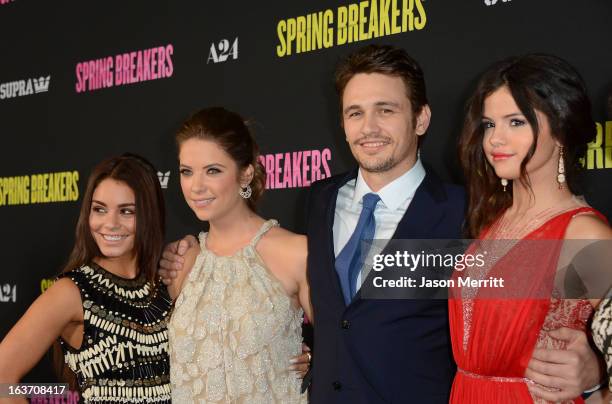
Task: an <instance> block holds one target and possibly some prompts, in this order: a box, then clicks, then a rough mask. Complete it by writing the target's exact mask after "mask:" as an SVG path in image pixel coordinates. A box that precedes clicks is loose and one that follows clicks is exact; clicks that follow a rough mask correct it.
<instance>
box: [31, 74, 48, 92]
mask: <svg viewBox="0 0 612 404" xmlns="http://www.w3.org/2000/svg"><path fill="white" fill-rule="evenodd" d="M32 81H34V91H35V92H36V94H38V93H46V92H47V91H49V83H50V82H51V76H47V77H42V76H41V77H39V78H37V79H32Z"/></svg>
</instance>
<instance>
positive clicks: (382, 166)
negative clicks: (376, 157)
mask: <svg viewBox="0 0 612 404" xmlns="http://www.w3.org/2000/svg"><path fill="white" fill-rule="evenodd" d="M357 163H358V164H359V167H361V168H362V169H363V170H364V171H367V172H369V173H384V172H387V171H389V170H391V169H392V168H394V167H395V166H396V165H397V161H396V160H395V159H394V158H393V156H390V157H388V158H386V159H384V160H382V161H376V162H374V163H372V164H366V163H365V162H363V161H361V160H359V159H357Z"/></svg>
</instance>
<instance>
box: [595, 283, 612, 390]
mask: <svg viewBox="0 0 612 404" xmlns="http://www.w3.org/2000/svg"><path fill="white" fill-rule="evenodd" d="M591 329H592V330H593V341H594V342H595V345H597V348H599V350H600V351H601V352H602V353H603V355H604V358H605V359H606V365H607V368H608V388H609V389H610V390H612V296H611V295H610V294H608V297H606V298H605V299H603V300H602V301H601V302H600V303H599V306H598V307H597V310H596V311H595V315H594V316H593V323H592V324H591Z"/></svg>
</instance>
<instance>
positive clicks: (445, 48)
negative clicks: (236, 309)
mask: <svg viewBox="0 0 612 404" xmlns="http://www.w3.org/2000/svg"><path fill="white" fill-rule="evenodd" d="M610 21H612V3H611V2H610V1H607V0H592V1H588V2H575V1H572V0H538V1H533V0H463V1H455V0H366V1H322V0H310V1H305V0H301V1H287V2H285V1H277V2H274V3H273V2H246V1H237V2H210V1H180V2H179V1H145V0H138V1H136V0H134V1H105V2H82V1H61V2H60V1H33V0H0V38H1V39H0V61H1V62H0V150H1V151H0V229H1V233H0V260H1V262H2V269H1V270H0V338H2V337H3V336H4V335H5V334H6V333H7V332H8V330H9V328H10V327H11V326H12V325H13V324H14V323H15V322H16V321H17V319H18V318H19V317H20V316H21V315H22V314H23V313H24V311H25V310H26V308H27V307H28V305H29V304H30V303H31V302H32V301H33V300H34V299H35V298H36V297H37V296H38V295H40V293H41V292H42V291H43V290H45V288H47V287H48V286H49V285H50V283H51V279H52V278H53V277H54V275H55V274H56V273H57V271H58V270H59V269H60V268H61V266H62V264H63V263H64V261H65V259H66V258H67V255H68V253H69V251H70V248H71V245H72V243H73V232H74V227H75V224H76V217H77V211H78V206H79V204H80V200H81V194H82V192H83V189H84V185H85V183H86V179H87V176H88V175H89V172H90V170H91V168H92V167H93V165H94V164H96V163H97V162H99V161H100V160H102V159H103V158H105V157H107V156H111V155H116V154H119V153H123V152H125V151H132V152H135V153H139V154H142V155H144V156H145V157H147V158H148V159H150V160H151V161H152V162H153V163H154V164H155V165H156V167H157V168H158V170H159V179H160V182H161V184H162V186H163V187H164V188H165V196H166V203H167V207H168V216H167V222H168V229H169V232H168V238H169V239H175V238H177V237H179V236H181V235H184V234H186V233H196V232H198V231H199V230H201V229H202V228H203V224H202V223H198V221H197V219H196V218H195V216H194V215H193V214H192V213H191V211H190V210H189V209H188V208H187V206H186V204H185V203H184V201H183V200H182V197H181V195H180V189H179V181H178V180H179V179H178V171H177V160H176V150H175V147H174V142H173V134H174V131H175V130H176V129H177V128H178V126H179V124H180V123H181V121H182V120H183V119H185V118H186V117H187V116H188V115H189V114H190V113H191V112H194V111H195V110H197V109H199V108H202V107H205V106H212V105H222V106H226V107H228V108H229V109H232V110H235V111H238V112H240V113H241V114H243V116H244V117H245V118H247V119H248V120H249V121H250V122H251V126H252V128H253V131H254V133H255V136H256V139H257V141H258V143H259V145H260V147H261V150H262V156H261V162H262V164H263V165H264V167H265V169H266V172H267V188H268V192H267V193H266V195H265V198H264V200H263V203H262V204H261V209H260V210H261V214H262V215H263V216H265V217H275V218H278V219H279V220H280V222H281V224H283V225H284V226H286V227H287V228H289V229H292V230H295V231H300V230H302V229H303V228H304V218H303V217H304V215H303V205H304V195H305V190H306V188H307V187H308V186H309V185H310V184H311V183H312V182H313V181H316V180H318V179H321V178H326V177H328V176H330V175H333V174H335V173H339V172H341V171H343V170H346V169H348V168H350V167H352V165H353V161H352V159H351V155H350V152H349V150H348V147H346V143H345V141H344V136H343V135H342V130H341V128H340V126H339V115H338V111H337V98H336V95H335V93H334V89H333V80H332V75H333V70H334V66H335V65H336V63H337V62H338V60H339V59H340V58H341V57H343V56H344V55H346V54H347V53H349V52H351V51H353V50H355V49H356V48H358V47H360V46H363V45H365V44H369V43H373V42H376V43H388V44H393V45H396V46H401V47H404V48H405V49H407V50H408V51H409V53H410V54H411V55H412V56H414V57H415V58H416V59H417V60H418V61H419V62H420V63H421V65H422V67H423V69H424V71H425V75H426V81H427V86H428V93H429V99H430V102H431V108H432V111H433V116H432V124H431V127H430V130H429V132H428V134H427V135H426V138H425V141H424V143H423V145H422V150H421V156H422V158H423V160H425V161H426V162H427V163H429V164H430V166H432V167H433V169H435V170H436V171H437V172H438V173H439V174H440V175H441V176H442V177H443V178H444V179H446V180H448V181H451V182H458V183H460V182H461V176H460V174H459V170H458V164H457V158H456V151H455V146H456V139H457V135H458V132H459V130H460V126H461V122H462V113H463V105H464V102H465V99H466V97H467V96H468V95H469V93H470V91H471V89H472V87H473V85H474V83H475V80H476V78H477V77H478V75H479V73H480V72H482V71H483V70H484V68H485V67H486V66H488V65H489V64H490V63H492V62H493V61H495V60H497V59H500V58H504V57H506V56H510V55H516V54H523V53H526V52H534V51H539V52H548V53H552V54H555V55H558V56H561V57H563V58H565V59H567V60H569V61H570V62H571V63H572V64H573V65H575V66H576V67H577V68H578V69H579V71H580V72H581V73H582V74H583V76H584V77H585V79H586V81H587V84H588V87H589V91H590V95H591V97H592V101H593V105H594V118H595V120H596V121H597V139H596V140H595V142H594V143H592V144H590V145H589V150H588V155H587V157H586V159H585V161H584V164H585V166H586V168H587V170H586V178H585V195H586V197H587V199H588V201H589V202H590V203H591V204H592V205H594V206H595V207H597V208H599V209H600V210H602V211H603V212H604V213H605V214H607V216H608V217H611V216H612V188H611V186H610V185H611V184H612V117H611V116H610V115H608V114H609V113H610V112H607V111H606V110H607V109H608V107H607V105H608V103H607V99H608V97H609V93H610V90H611V88H612V53H610V50H611V46H612V24H610ZM25 380H26V381H30V382H42V381H50V380H52V376H51V371H50V363H49V360H48V359H47V358H46V359H43V361H42V362H41V363H40V364H39V365H38V366H37V367H36V369H34V370H33V371H32V372H30V373H29V374H28V376H27V377H26V379H25Z"/></svg>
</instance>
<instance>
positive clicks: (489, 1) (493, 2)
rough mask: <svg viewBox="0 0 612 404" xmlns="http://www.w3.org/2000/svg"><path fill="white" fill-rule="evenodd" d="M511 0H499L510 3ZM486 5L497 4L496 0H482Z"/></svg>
mask: <svg viewBox="0 0 612 404" xmlns="http://www.w3.org/2000/svg"><path fill="white" fill-rule="evenodd" d="M511 1H512V0H501V2H502V3H510V2H511ZM484 2H485V4H486V5H487V6H494V5H496V4H497V2H498V0H484Z"/></svg>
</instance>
